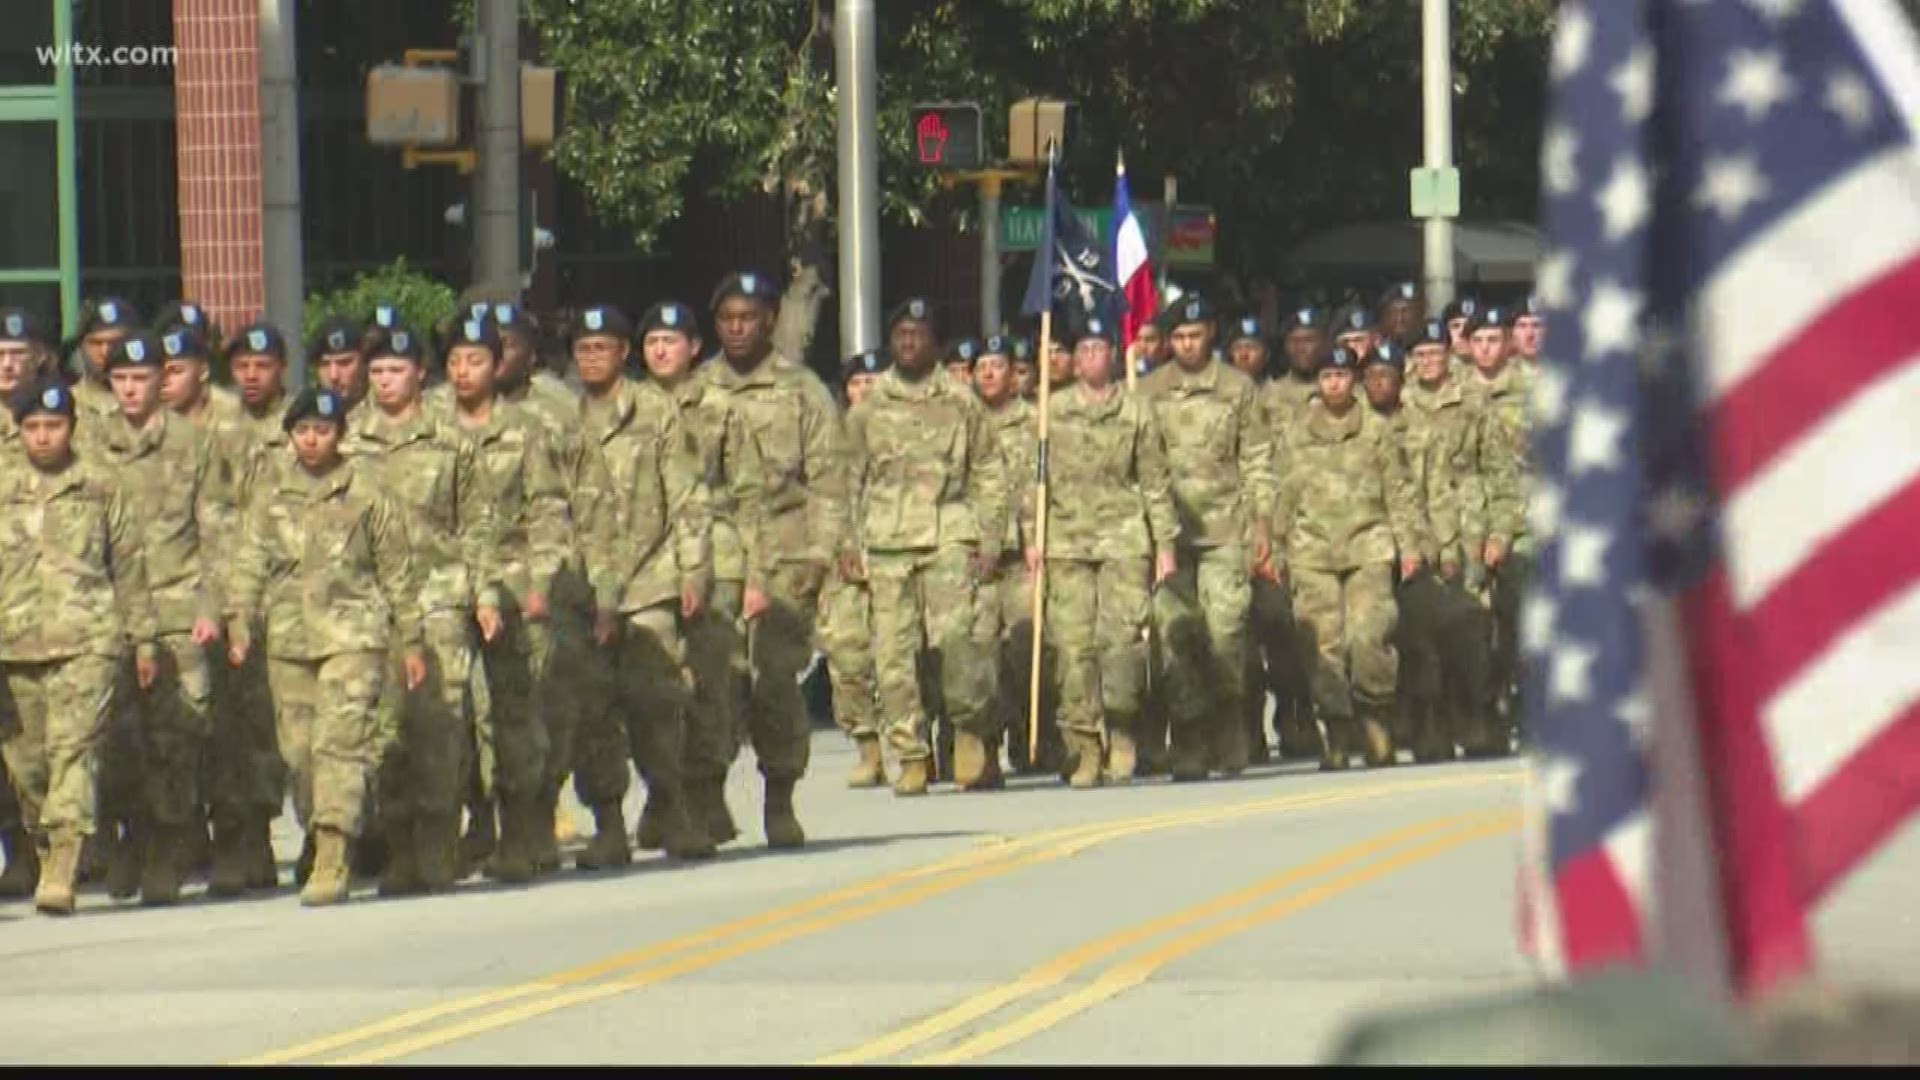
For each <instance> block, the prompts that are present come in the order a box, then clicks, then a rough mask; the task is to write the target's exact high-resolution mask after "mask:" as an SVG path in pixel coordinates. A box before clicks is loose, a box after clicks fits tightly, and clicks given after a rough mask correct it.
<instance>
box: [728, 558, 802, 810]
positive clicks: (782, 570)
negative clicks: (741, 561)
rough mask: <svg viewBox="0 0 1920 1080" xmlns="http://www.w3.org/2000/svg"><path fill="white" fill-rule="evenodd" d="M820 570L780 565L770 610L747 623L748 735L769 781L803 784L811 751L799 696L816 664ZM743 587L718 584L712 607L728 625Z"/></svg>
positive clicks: (740, 708) (743, 711)
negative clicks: (802, 683) (804, 674)
mask: <svg viewBox="0 0 1920 1080" xmlns="http://www.w3.org/2000/svg"><path fill="white" fill-rule="evenodd" d="M820 577H821V574H820V571H819V569H817V568H813V567H810V566H808V565H806V564H804V563H780V564H778V565H776V566H775V567H774V569H773V572H772V574H771V575H769V577H768V580H767V599H768V600H769V601H770V603H771V606H770V607H769V608H768V609H767V611H766V612H765V613H763V614H762V615H761V616H760V617H759V618H758V619H755V620H754V621H753V622H751V623H749V624H748V626H747V633H746V636H745V640H744V641H743V642H742V644H743V645H744V646H745V648H746V652H747V656H746V661H747V662H746V664H745V668H746V670H747V671H748V672H749V678H748V680H747V688H746V693H745V700H744V703H742V702H741V699H738V698H736V699H735V703H736V712H735V715H736V716H743V717H745V719H746V729H747V737H748V739H749V741H751V742H752V743H753V753H754V756H755V757H757V758H759V759H760V774H761V775H762V776H765V777H766V778H767V779H768V780H771V781H787V780H794V781H797V780H799V779H800V778H801V777H802V776H805V775H806V772H807V760H808V757H809V755H810V754H811V752H812V743H811V739H812V726H811V724H810V723H809V721H808V720H807V706H806V702H805V701H804V700H802V698H801V696H800V673H801V672H803V671H805V670H806V669H807V665H808V664H809V663H811V662H812V660H813V637H814V625H815V621H816V619H817V618H818V615H819V609H820ZM744 595H745V587H744V585H743V584H742V583H739V582H718V583H716V584H715V586H714V589H713V600H712V604H711V605H710V606H711V607H712V608H713V611H714V614H716V615H721V616H724V617H725V618H726V619H727V621H728V622H730V623H731V622H733V621H734V620H736V619H738V618H739V617H740V603H741V599H742V598H743V596H744Z"/></svg>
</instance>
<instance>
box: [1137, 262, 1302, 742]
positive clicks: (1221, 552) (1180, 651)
mask: <svg viewBox="0 0 1920 1080" xmlns="http://www.w3.org/2000/svg"><path fill="white" fill-rule="evenodd" d="M1168 322H1169V323H1170V325H1171V326H1172V332H1171V333H1170V334H1169V335H1168V337H1169V340H1170V341H1171V342H1172V346H1173V362H1172V363H1170V364H1167V365H1165V366H1163V367H1161V368H1159V369H1157V370H1155V371H1154V372H1153V374H1152V375H1150V376H1148V378H1147V380H1146V381H1145V382H1143V383H1141V384H1140V389H1141V391H1142V393H1143V394H1144V395H1145V396H1146V397H1147V398H1148V400H1149V401H1150V402H1151V403H1152V405H1153V410H1154V418H1155V420H1156V421H1157V422H1158V423H1159V426H1160V430H1161V433H1162V435H1163V436H1164V438H1165V440H1166V444H1167V457H1168V461H1169V464H1170V466H1171V468H1172V470H1173V504H1174V508H1175V509H1176V510H1177V511H1178V512H1179V517H1180V541H1179V552H1178V559H1179V570H1178V572H1177V573H1176V574H1175V575H1174V577H1173V579H1172V580H1171V582H1170V584H1169V587H1168V588H1166V589H1163V590H1162V592H1163V594H1165V595H1166V596H1167V597H1168V600H1169V602H1170V607H1169V608H1168V610H1167V615H1168V616H1169V617H1170V618H1169V621H1168V623H1167V625H1166V630H1167V633H1166V635H1165V638H1166V642H1167V649H1168V654H1169V657H1170V663H1169V665H1168V669H1167V691H1168V692H1167V694H1166V695H1165V696H1164V698H1163V700H1165V701H1166V702H1168V703H1169V705H1170V706H1171V710H1170V711H1171V715H1170V716H1169V719H1170V721H1171V722H1172V726H1173V750H1172V761H1171V766H1172V771H1173V777H1174V779H1175V780H1204V779H1206V777H1207V773H1208V770H1209V767H1211V768H1214V769H1217V770H1218V771H1219V772H1221V773H1222V774H1224V775H1227V776H1234V775H1238V774H1239V773H1240V772H1241V771H1242V770H1243V769H1245V768H1246V765H1247V757H1248V746H1247V738H1246V735H1247V731H1246V724H1245V718H1244V714H1243V712H1242V709H1243V708H1244V707H1245V706H1244V699H1245V695H1246V648H1247V619H1248V609H1249V607H1250V605H1251V603H1252V588H1251V586H1250V584H1249V580H1250V579H1251V577H1252V576H1253V575H1254V573H1256V572H1258V571H1260V570H1261V569H1262V568H1264V567H1265V566H1267V564H1268V559H1269V556H1270V545H1269V544H1268V535H1269V534H1268V522H1267V520H1266V517H1265V515H1264V514H1262V513H1261V508H1262V507H1265V506H1268V505H1269V504H1270V503H1271V502H1272V497H1273V495H1272V493H1273V484H1274V480H1273V477H1274V473H1273V468H1272V458H1271V447H1270V445H1269V443H1268V436H1267V433H1266V429H1265V425H1264V424H1262V423H1261V419H1260V410H1259V404H1258V393H1259V392H1258V390H1257V388H1256V387H1255V386H1254V385H1253V381H1252V380H1251V379H1248V378H1247V377H1246V376H1245V375H1242V374H1241V373H1240V372H1239V371H1236V370H1234V369H1233V368H1232V367H1229V366H1228V365H1225V364H1222V363H1220V362H1219V361H1217V360H1214V359H1213V357H1212V352H1213V333H1214V311H1213V306H1212V305H1211V304H1210V303H1208V302H1207V301H1206V300H1204V299H1201V298H1198V297H1194V298H1189V299H1185V300H1182V301H1181V302H1180V304H1179V306H1178V307H1177V308H1176V309H1175V311H1174V313H1173V314H1172V315H1171V316H1170V317H1169V319H1168Z"/></svg>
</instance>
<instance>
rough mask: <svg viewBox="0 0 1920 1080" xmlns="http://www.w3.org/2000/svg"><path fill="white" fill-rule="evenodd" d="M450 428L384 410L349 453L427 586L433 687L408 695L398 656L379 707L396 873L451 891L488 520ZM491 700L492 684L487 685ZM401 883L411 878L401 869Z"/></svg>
mask: <svg viewBox="0 0 1920 1080" xmlns="http://www.w3.org/2000/svg"><path fill="white" fill-rule="evenodd" d="M449 424H450V422H449V421H444V420H436V419H433V418H430V417H427V416H425V415H424V414H422V415H418V416H415V417H414V418H412V419H409V420H396V419H393V418H391V417H388V416H386V415H385V414H383V413H380V412H379V411H378V410H376V411H375V413H374V415H373V416H372V418H370V419H369V420H368V421H367V422H366V423H364V424H362V425H361V426H359V427H356V428H351V429H349V431H348V434H347V436H346V437H345V438H344V439H343V440H342V441H341V445H340V452H341V454H342V455H344V456H345V457H347V458H348V459H349V460H351V461H352V462H354V464H355V468H357V469H358V470H359V472H360V474H361V475H362V476H364V477H366V478H367V479H368V480H370V481H372V482H373V483H374V484H375V485H377V486H378V487H379V488H380V490H381V491H382V492H383V493H384V494H385V495H386V496H387V497H388V498H389V499H391V500H392V501H393V504H394V506H395V507H396V508H397V509H398V510H399V512H400V513H401V515H402V516H403V518H404V520H405V522H406V532H407V536H408V538H409V540H410V541H411V543H412V556H413V564H414V572H415V575H416V578H417V580H418V583H419V607H420V615H421V636H422V639H423V640H424V642H425V645H426V659H427V680H426V682H424V683H422V684H421V685H420V686H419V688H418V689H416V690H413V691H411V692H409V691H408V690H407V689H406V685H405V683H404V682H402V681H401V680H400V679H399V678H398V677H396V674H397V668H398V666H399V659H400V658H399V655H398V650H397V649H396V650H393V656H392V658H391V659H390V660H389V663H388V677H387V680H386V688H385V691H384V692H383V694H382V699H381V702H380V721H381V728H382V731H381V737H382V742H383V744H384V746H385V748H386V753H385V754H384V755H383V762H382V765H381V770H380V775H379V777H378V785H379V786H378V798H377V800H376V803H377V805H376V810H377V813H378V815H379V817H380V823H381V826H382V828H383V830H384V831H385V832H386V833H387V836H388V847H389V851H390V852H391V853H397V854H391V855H390V858H392V859H394V860H395V861H394V862H393V863H390V866H394V867H412V866H414V865H415V861H416V859H418V860H419V862H420V864H421V865H426V866H429V867H430V872H429V873H428V874H427V878H428V884H431V885H435V886H439V885H444V884H446V883H447V881H446V875H447V874H449V873H452V871H451V869H449V868H448V865H447V864H446V862H445V860H446V859H447V858H448V856H449V855H450V853H451V845H452V844H453V843H454V842H455V841H456V840H457V833H458V830H459V824H460V810H461V806H462V803H463V801H464V795H465V786H466V782H467V777H468V770H469V767H470V763H469V762H468V755H469V751H470V744H471V741H472V737H473V723H474V721H473V717H474V716H475V715H476V713H477V712H478V710H477V709H476V708H475V702H474V700H473V698H474V693H473V691H474V684H475V683H476V682H480V680H477V679H475V674H476V671H475V668H476V665H477V663H478V655H479V641H478V639H477V637H476V636H475V633H474V627H473V606H474V590H473V579H472V574H471V573H470V571H469V567H470V566H473V565H476V564H478V563H479V562H481V561H482V557H483V556H482V554H481V553H480V552H478V551H471V550H465V549H464V548H463V545H473V544H475V543H476V542H477V541H479V540H482V539H484V531H483V529H482V528H480V527H478V526H476V524H475V523H476V522H478V521H479V520H480V519H482V518H483V517H484V516H485V512H486V511H485V509H484V508H483V507H481V506H480V505H479V502H478V497H477V494H476V491H475V483H474V470H473V460H472V456H471V450H470V448H469V447H468V446H467V445H466V443H465V441H464V440H462V439H461V438H460V435H459V433H458V432H457V431H454V430H452V429H451V428H450V426H449ZM481 689H483V690H484V682H481ZM396 877H397V878H399V879H400V881H404V879H405V875H404V874H403V873H401V872H400V871H398V870H396Z"/></svg>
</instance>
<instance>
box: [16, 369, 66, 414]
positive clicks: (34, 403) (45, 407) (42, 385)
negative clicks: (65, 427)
mask: <svg viewBox="0 0 1920 1080" xmlns="http://www.w3.org/2000/svg"><path fill="white" fill-rule="evenodd" d="M7 407H8V409H10V410H11V411H12V412H13V419H14V421H15V422H16V423H19V422H21V421H24V420H26V418H27V417H29V416H32V415H33V414H34V413H50V414H52V415H54V416H65V417H69V418H70V417H72V416H73V391H71V390H69V389H67V384H66V383H63V382H61V381H60V380H59V379H57V378H54V377H52V376H48V377H46V378H43V379H40V380H38V381H36V382H33V383H29V384H26V385H23V386H21V387H20V388H19V389H17V390H15V391H14V392H13V397H11V398H10V399H8V401H7Z"/></svg>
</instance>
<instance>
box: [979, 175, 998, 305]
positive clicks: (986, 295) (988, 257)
mask: <svg viewBox="0 0 1920 1080" xmlns="http://www.w3.org/2000/svg"><path fill="white" fill-rule="evenodd" d="M999 332H1000V177H999V176H988V177H985V178H983V179H982V180H981V181H980V336H981V337H992V336H993V335H995V334H997V333H999Z"/></svg>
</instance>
